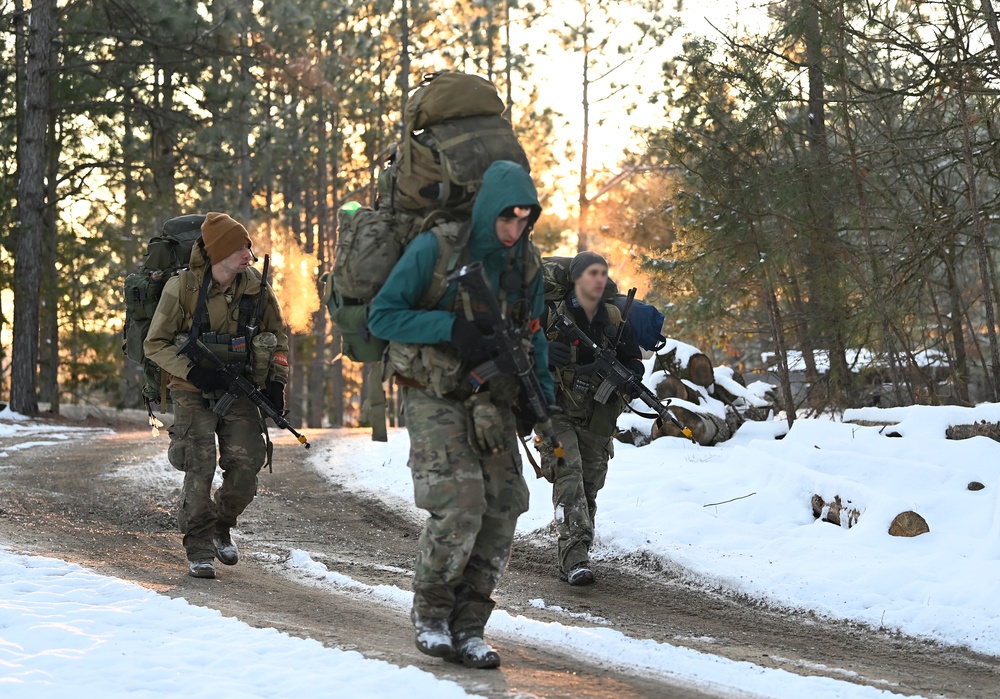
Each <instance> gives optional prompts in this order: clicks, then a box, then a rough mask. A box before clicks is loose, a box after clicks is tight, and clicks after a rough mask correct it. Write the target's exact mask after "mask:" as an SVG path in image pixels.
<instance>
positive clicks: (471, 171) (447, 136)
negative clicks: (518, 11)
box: [379, 71, 531, 217]
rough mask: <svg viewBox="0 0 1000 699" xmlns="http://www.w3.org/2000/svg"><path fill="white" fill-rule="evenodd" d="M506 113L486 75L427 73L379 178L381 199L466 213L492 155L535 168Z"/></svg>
mask: <svg viewBox="0 0 1000 699" xmlns="http://www.w3.org/2000/svg"><path fill="white" fill-rule="evenodd" d="M504 112H505V106H504V103H503V100H502V99H501V98H500V95H499V94H498V93H497V89H496V87H495V86H494V85H493V83H491V82H490V81H489V80H487V79H486V78H483V77H481V76H478V75H470V74H467V73H460V72H457V71H443V72H439V73H428V74H427V75H425V76H424V78H423V80H422V81H421V82H420V84H419V85H417V87H416V89H415V90H414V91H413V94H412V95H410V97H409V99H408V100H407V102H406V109H405V110H404V114H403V138H402V140H401V141H400V143H399V144H398V146H397V147H396V150H395V152H394V153H393V154H391V155H390V159H389V164H388V166H387V167H386V168H385V169H384V171H383V176H382V178H381V180H380V192H379V196H380V199H381V206H385V207H387V208H392V209H403V210H405V211H413V212H417V213H423V214H426V213H428V212H430V211H432V210H435V209H443V210H445V211H447V212H449V213H450V214H452V216H453V217H454V216H456V215H457V214H464V215H466V216H467V215H468V214H469V212H471V211H472V201H473V199H475V196H476V193H477V192H478V191H479V187H480V186H482V184H483V173H485V172H486V169H487V168H489V166H490V165H491V164H493V163H494V162H495V161H497V160H510V161H512V162H515V163H517V164H518V165H520V166H521V167H523V168H524V169H525V170H526V171H528V172H531V165H530V164H529V163H528V156H527V155H526V154H525V152H524V149H523V148H522V147H521V144H520V143H519V142H518V140H517V135H516V134H515V133H514V129H513V127H512V126H511V124H510V122H509V121H508V120H507V119H506V117H505V116H504Z"/></svg>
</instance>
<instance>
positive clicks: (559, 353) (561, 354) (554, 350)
mask: <svg viewBox="0 0 1000 699" xmlns="http://www.w3.org/2000/svg"><path fill="white" fill-rule="evenodd" d="M572 356H573V355H572V351H571V349H570V346H569V345H567V344H566V343H565V342H550V343H549V367H550V368H552V369H559V368H560V367H564V366H566V365H567V364H569V360H570V358H571V357H572Z"/></svg>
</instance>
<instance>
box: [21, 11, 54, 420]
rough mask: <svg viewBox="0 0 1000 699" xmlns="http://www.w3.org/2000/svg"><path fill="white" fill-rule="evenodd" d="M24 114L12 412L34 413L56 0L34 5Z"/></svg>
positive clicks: (24, 93)
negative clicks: (46, 150) (46, 153)
mask: <svg viewBox="0 0 1000 699" xmlns="http://www.w3.org/2000/svg"><path fill="white" fill-rule="evenodd" d="M28 27H29V30H28V42H27V55H26V57H25V66H24V90H23V92H22V93H21V94H22V95H23V99H22V100H21V101H19V102H18V105H17V108H18V110H19V111H22V110H23V111H22V118H21V119H19V121H18V123H19V125H20V130H19V133H18V139H17V172H18V177H17V201H18V224H19V225H18V229H17V233H16V241H15V245H14V248H15V250H16V252H15V255H14V258H15V259H14V339H13V348H12V353H11V386H10V407H11V409H12V410H14V411H15V412H18V413H22V414H24V415H35V414H36V413H38V398H37V396H36V393H35V392H36V381H37V377H38V310H39V309H38V306H39V292H40V284H41V269H40V253H41V242H42V237H43V235H44V231H45V207H46V201H45V171H44V169H45V163H46V157H45V148H46V130H47V128H48V124H49V77H50V69H49V64H50V58H51V52H52V39H53V36H54V33H55V0H35V2H34V3H32V7H31V14H30V20H29V24H28Z"/></svg>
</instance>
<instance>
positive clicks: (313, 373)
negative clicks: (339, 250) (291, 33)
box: [306, 96, 330, 427]
mask: <svg viewBox="0 0 1000 699" xmlns="http://www.w3.org/2000/svg"><path fill="white" fill-rule="evenodd" d="M318 99H321V100H322V99H324V98H323V97H322V96H320V97H319V98H318ZM327 121H328V119H327V106H326V104H325V103H324V104H323V106H322V108H321V109H320V110H319V119H318V120H317V124H316V126H317V128H318V129H319V143H318V144H317V156H316V257H317V259H318V261H319V269H321V270H322V269H324V268H325V266H326V237H327V232H326V231H327V227H328V225H327V224H328V222H329V219H330V210H329V207H328V201H329V192H328V191H327V190H328V185H327V172H328V168H329V165H328V163H327V160H328V156H327V138H329V134H328V133H327V130H326V124H327ZM317 283H318V282H317ZM319 291H320V296H321V297H322V291H323V290H322V289H320V290H319ZM326 316H327V314H326V308H325V307H324V305H323V304H320V306H319V308H318V309H317V310H316V312H315V313H313V337H315V338H316V346H315V349H314V351H313V354H312V357H311V359H310V362H309V377H310V380H309V410H308V411H307V415H306V418H307V419H306V424H307V425H308V426H309V427H322V426H323V412H324V411H323V403H324V401H325V398H326V381H324V375H325V373H326V372H325V367H326Z"/></svg>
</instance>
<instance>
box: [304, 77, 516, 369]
mask: <svg viewBox="0 0 1000 699" xmlns="http://www.w3.org/2000/svg"><path fill="white" fill-rule="evenodd" d="M503 111H504V104H503V100H502V99H500V96H499V95H498V94H497V90H496V87H495V86H494V85H493V83H491V82H490V81H489V80H487V79H486V78H482V77H479V76H477V75H468V74H465V73H459V72H451V71H447V72H442V73H432V74H429V75H426V76H425V77H424V79H423V81H422V82H421V83H420V85H418V86H417V88H416V89H415V90H414V92H413V94H412V95H410V97H409V100H408V101H407V106H406V110H405V113H404V128H403V138H402V140H401V142H400V143H399V144H398V146H397V147H396V150H395V153H394V155H393V156H392V157H391V158H390V160H389V162H388V163H387V164H386V165H385V167H384V168H383V171H382V174H381V177H380V178H379V197H378V201H377V202H376V206H375V208H374V209H370V208H367V207H359V206H358V205H357V204H356V203H354V202H349V203H348V204H347V205H345V206H344V207H342V208H341V211H340V213H339V216H338V234H337V235H338V237H337V247H336V251H335V256H334V266H333V271H332V273H327V274H325V275H323V277H322V281H323V284H324V302H325V304H326V306H327V309H328V310H329V312H330V318H331V320H332V321H333V322H334V324H335V325H336V326H337V329H338V330H339V331H340V335H341V339H342V351H343V353H344V355H345V356H346V357H347V358H348V359H351V360H352V361H355V362H373V361H378V360H379V359H380V358H381V357H382V354H383V352H384V350H385V348H386V342H385V341H384V340H382V339H380V338H378V337H375V336H374V335H372V334H371V333H370V332H369V330H368V305H369V303H370V302H371V300H372V299H373V298H374V297H375V295H376V294H377V293H378V291H379V289H381V288H382V285H383V284H384V283H385V280H386V279H387V278H388V276H389V273H390V272H391V271H392V268H393V267H394V266H395V264H396V262H398V261H399V258H400V256H402V254H403V251H404V250H405V249H406V246H407V245H409V243H410V241H412V240H413V238H415V237H416V236H417V234H419V233H421V232H423V231H426V230H431V229H432V228H435V227H438V228H439V229H440V228H442V224H444V226H443V228H444V235H439V246H438V249H439V252H440V254H441V256H442V257H449V256H453V255H452V252H454V250H453V248H454V247H455V245H454V243H455V242H456V241H457V240H458V239H457V234H458V230H459V224H460V223H462V222H465V221H468V219H469V217H470V214H471V211H472V203H473V200H474V199H475V195H476V194H477V193H478V191H479V188H480V187H481V186H482V182H483V175H484V173H485V172H486V170H487V169H488V168H489V166H490V165H491V164H493V162H495V161H497V160H510V161H513V162H516V163H518V164H520V165H521V166H522V167H524V169H525V170H526V171H530V167H529V165H528V158H527V156H526V155H525V153H524V149H523V148H522V147H521V145H520V143H519V142H518V140H517V136H516V135H515V134H514V130H513V128H512V127H511V125H510V123H509V122H508V121H507V120H506V119H505V118H504V117H503V116H502V112H503ZM455 261H457V260H452V262H453V263H454V262H455ZM445 271H447V270H445ZM431 302H436V299H426V303H428V304H429V303H431Z"/></svg>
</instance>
